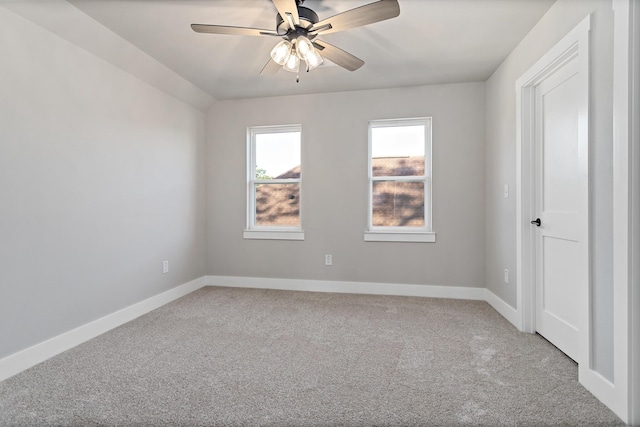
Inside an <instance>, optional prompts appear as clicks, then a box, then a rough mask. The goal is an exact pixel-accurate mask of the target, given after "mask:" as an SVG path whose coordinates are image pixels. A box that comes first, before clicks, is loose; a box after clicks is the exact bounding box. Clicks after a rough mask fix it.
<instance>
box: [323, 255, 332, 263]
mask: <svg viewBox="0 0 640 427" xmlns="http://www.w3.org/2000/svg"><path fill="white" fill-rule="evenodd" d="M324 265H333V255H331V254H327V255H325V256H324Z"/></svg>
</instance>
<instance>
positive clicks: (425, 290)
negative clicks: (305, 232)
mask: <svg viewBox="0 0 640 427" xmlns="http://www.w3.org/2000/svg"><path fill="white" fill-rule="evenodd" d="M206 284H207V286H222V287H231V288H257V289H277V290H286V291H307V292H333V293H347V294H370V295H396V296H411V297H429V298H452V299H467V300H481V301H484V300H485V288H476V287H468V286H440V285H406V284H404V285H403V284H394V283H372V282H338V281H330V280H302V279H271V278H262V277H236V276H207V277H206Z"/></svg>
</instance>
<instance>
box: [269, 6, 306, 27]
mask: <svg viewBox="0 0 640 427" xmlns="http://www.w3.org/2000/svg"><path fill="white" fill-rule="evenodd" d="M271 1H272V2H273V5H274V6H275V7H276V9H278V13H279V14H280V16H281V17H282V19H284V20H285V21H287V22H289V21H288V20H287V14H290V15H291V19H292V20H293V24H294V25H300V16H298V6H297V5H296V0H271Z"/></svg>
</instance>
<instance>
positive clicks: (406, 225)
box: [364, 117, 435, 242]
mask: <svg viewBox="0 0 640 427" xmlns="http://www.w3.org/2000/svg"><path fill="white" fill-rule="evenodd" d="M368 217H369V221H368V230H367V231H366V232H365V236H364V237H365V240H366V241H385V242H389V241H392V242H393V241H396V242H397V241H399V242H435V233H433V232H432V230H431V118H428V117H426V118H416V119H402V120H375V121H371V122H369V215H368Z"/></svg>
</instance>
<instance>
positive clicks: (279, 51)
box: [271, 40, 292, 65]
mask: <svg viewBox="0 0 640 427" xmlns="http://www.w3.org/2000/svg"><path fill="white" fill-rule="evenodd" d="M291 47H292V45H291V42H289V41H288V40H282V41H281V42H280V43H278V44H277V45H276V46H275V47H274V48H273V50H271V59H273V61H274V62H275V63H277V64H279V65H284V64H285V63H286V62H287V59H289V57H290V56H291Z"/></svg>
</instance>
